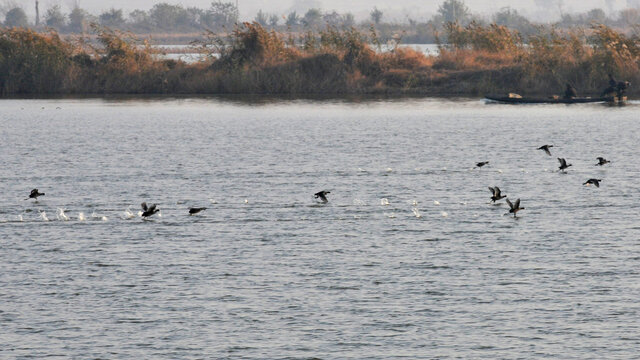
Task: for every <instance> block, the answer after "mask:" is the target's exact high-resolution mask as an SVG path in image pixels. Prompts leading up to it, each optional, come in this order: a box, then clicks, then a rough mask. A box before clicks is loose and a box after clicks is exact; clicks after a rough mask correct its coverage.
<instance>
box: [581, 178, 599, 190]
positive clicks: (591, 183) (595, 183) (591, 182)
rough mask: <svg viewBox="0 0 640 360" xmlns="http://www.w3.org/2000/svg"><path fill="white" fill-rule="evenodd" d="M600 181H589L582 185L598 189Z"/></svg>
mask: <svg viewBox="0 0 640 360" xmlns="http://www.w3.org/2000/svg"><path fill="white" fill-rule="evenodd" d="M600 181H602V179H589V180H587V182H585V183H584V184H582V185H595V186H596V187H597V188H599V187H600Z"/></svg>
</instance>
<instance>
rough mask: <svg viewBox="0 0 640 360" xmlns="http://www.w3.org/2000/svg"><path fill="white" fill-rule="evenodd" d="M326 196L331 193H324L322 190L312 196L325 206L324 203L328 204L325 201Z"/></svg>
mask: <svg viewBox="0 0 640 360" xmlns="http://www.w3.org/2000/svg"><path fill="white" fill-rule="evenodd" d="M327 194H331V191H324V190H322V191H320V192H317V193H315V194H313V196H314V197H315V198H316V199H320V201H322V202H323V203H325V204H326V203H328V202H329V200H327Z"/></svg>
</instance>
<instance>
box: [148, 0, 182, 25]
mask: <svg viewBox="0 0 640 360" xmlns="http://www.w3.org/2000/svg"><path fill="white" fill-rule="evenodd" d="M149 17H150V18H151V22H152V23H153V24H154V25H155V26H157V27H158V28H160V29H166V30H175V29H176V28H178V27H184V26H188V25H189V14H188V13H187V11H186V10H185V8H183V7H182V6H180V5H171V4H167V3H160V4H156V5H154V6H153V7H152V8H151V10H149Z"/></svg>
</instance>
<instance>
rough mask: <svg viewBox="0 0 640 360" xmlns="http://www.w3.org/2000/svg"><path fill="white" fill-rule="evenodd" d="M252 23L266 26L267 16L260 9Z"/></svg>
mask: <svg viewBox="0 0 640 360" xmlns="http://www.w3.org/2000/svg"><path fill="white" fill-rule="evenodd" d="M253 21H255V22H257V23H258V24H260V25H262V26H267V21H268V19H267V14H265V13H264V12H263V11H262V9H260V10H258V14H257V15H256V17H255V19H253Z"/></svg>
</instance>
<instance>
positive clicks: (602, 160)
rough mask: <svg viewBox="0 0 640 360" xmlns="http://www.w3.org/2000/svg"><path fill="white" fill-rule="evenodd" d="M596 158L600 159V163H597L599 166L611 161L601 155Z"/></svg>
mask: <svg viewBox="0 0 640 360" xmlns="http://www.w3.org/2000/svg"><path fill="white" fill-rule="evenodd" d="M596 159H597V160H598V163H597V164H596V165H599V166H602V165H605V164H608V163H610V162H611V161H609V160H607V159H605V158H603V157H601V156H598V157H597V158H596Z"/></svg>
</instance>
